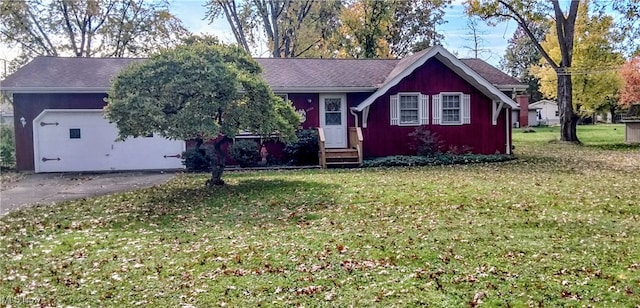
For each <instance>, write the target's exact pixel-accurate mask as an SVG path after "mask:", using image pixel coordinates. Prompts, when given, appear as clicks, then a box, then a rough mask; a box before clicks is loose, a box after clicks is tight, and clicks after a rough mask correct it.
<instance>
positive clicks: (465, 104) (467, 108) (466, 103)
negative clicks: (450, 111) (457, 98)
mask: <svg viewBox="0 0 640 308" xmlns="http://www.w3.org/2000/svg"><path fill="white" fill-rule="evenodd" d="M460 111H461V112H462V124H471V94H462V103H461V106H460Z"/></svg>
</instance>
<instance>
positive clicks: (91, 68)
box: [2, 57, 144, 89]
mask: <svg viewBox="0 0 640 308" xmlns="http://www.w3.org/2000/svg"><path fill="white" fill-rule="evenodd" d="M142 60H144V59H132V58H64V57H37V58H35V59H33V60H32V61H31V62H29V63H27V64H26V65H25V66H23V67H22V68H20V69H19V70H17V71H16V72H15V73H13V74H12V75H10V76H8V77H7V78H6V79H5V80H3V81H2V87H3V88H73V89H81V88H87V89H90V88H108V87H109V84H110V83H111V78H113V77H114V76H115V75H116V74H117V73H118V72H119V71H120V70H121V69H123V68H125V67H126V66H128V65H129V64H131V63H133V62H139V61H142Z"/></svg>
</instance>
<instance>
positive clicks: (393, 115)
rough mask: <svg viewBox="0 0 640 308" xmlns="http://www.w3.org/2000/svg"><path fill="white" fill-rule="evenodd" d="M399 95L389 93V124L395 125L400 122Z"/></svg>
mask: <svg viewBox="0 0 640 308" xmlns="http://www.w3.org/2000/svg"><path fill="white" fill-rule="evenodd" d="M399 113H400V95H399V94H394V95H389V125H390V126H396V125H398V124H399V123H400V114H399Z"/></svg>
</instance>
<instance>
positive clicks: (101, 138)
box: [33, 109, 185, 172]
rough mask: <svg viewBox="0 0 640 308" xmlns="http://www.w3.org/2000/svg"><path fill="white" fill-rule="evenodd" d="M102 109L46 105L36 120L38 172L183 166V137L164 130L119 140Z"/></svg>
mask: <svg viewBox="0 0 640 308" xmlns="http://www.w3.org/2000/svg"><path fill="white" fill-rule="evenodd" d="M117 138H118V129H117V127H116V126H115V124H112V123H109V122H108V121H107V120H106V119H105V118H104V115H103V112H102V110H101V109H45V110H44V111H42V112H41V113H40V114H39V115H38V116H37V117H36V118H35V119H34V120H33V143H34V165H35V172H69V171H75V172H79V171H122V170H153V169H181V168H183V167H184V166H183V165H182V161H181V158H180V154H181V153H182V152H183V151H184V150H185V142H184V141H180V140H169V139H166V138H163V137H161V136H156V135H152V136H151V135H150V136H147V137H138V138H127V139H126V140H124V141H116V139H117Z"/></svg>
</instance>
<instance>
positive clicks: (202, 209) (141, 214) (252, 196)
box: [114, 176, 339, 227]
mask: <svg viewBox="0 0 640 308" xmlns="http://www.w3.org/2000/svg"><path fill="white" fill-rule="evenodd" d="M205 180H206V178H204V177H199V176H182V177H179V178H177V179H174V180H173V181H172V182H169V183H167V184H165V185H162V186H158V187H154V188H150V189H147V190H142V191H139V192H138V194H139V198H140V200H138V202H136V203H135V204H136V206H134V207H131V206H130V207H126V208H121V210H122V211H125V212H126V213H127V215H125V217H126V218H127V220H128V221H121V222H119V223H117V224H115V225H114V226H116V227H117V226H124V225H126V224H127V223H130V222H134V221H135V222H136V224H138V223H139V224H151V223H152V224H156V225H166V226H173V225H174V224H175V223H176V222H185V221H187V220H192V221H197V222H199V223H206V222H212V223H217V224H219V223H222V224H228V225H236V224H239V223H244V224H258V225H259V224H262V223H265V222H267V221H268V222H269V223H276V222H281V223H282V222H294V223H295V222H298V221H299V220H301V219H302V220H303V219H306V218H310V217H313V218H314V219H316V218H317V217H318V215H317V214H314V213H315V212H317V211H320V210H322V209H325V208H327V207H329V206H331V205H333V204H335V203H336V200H335V196H336V194H335V193H334V192H335V191H336V189H338V188H339V185H336V184H329V183H323V182H316V181H313V180H308V181H303V180H284V179H281V178H279V179H269V178H259V179H256V178H253V177H239V178H234V180H232V181H229V183H228V184H226V185H224V186H220V187H206V186H205V183H204V182H205Z"/></svg>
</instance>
